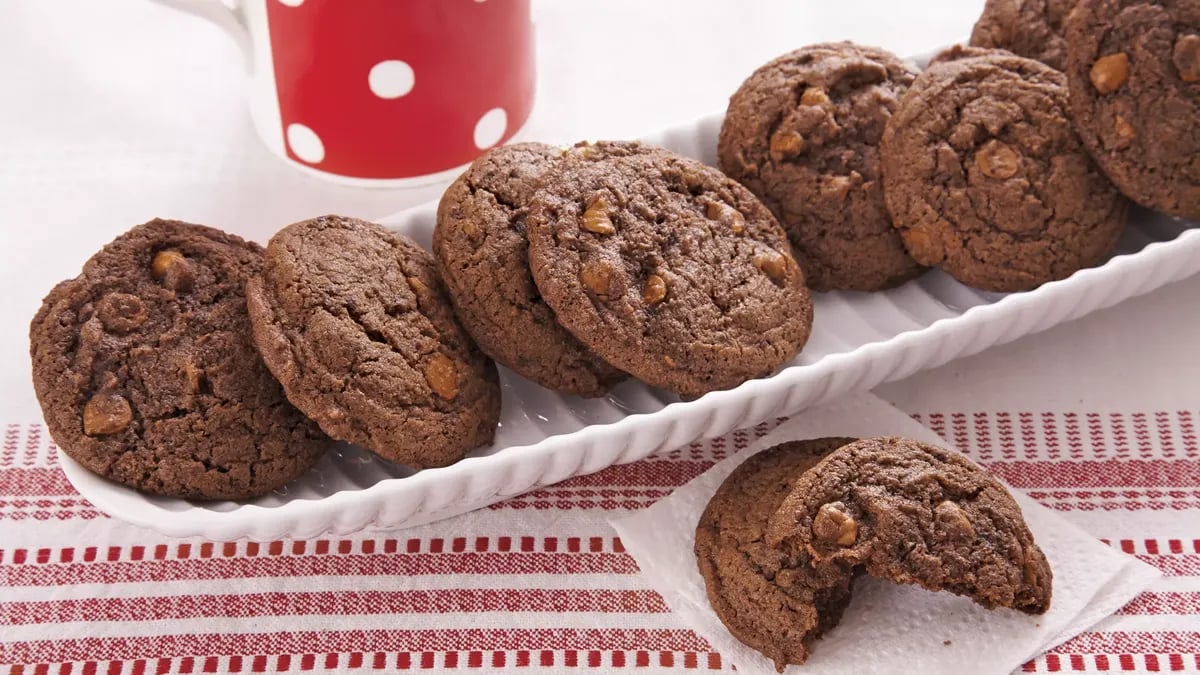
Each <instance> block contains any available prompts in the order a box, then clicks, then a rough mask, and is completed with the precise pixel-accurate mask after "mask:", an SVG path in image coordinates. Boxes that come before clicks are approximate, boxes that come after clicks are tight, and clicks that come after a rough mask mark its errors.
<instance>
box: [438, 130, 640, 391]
mask: <svg viewBox="0 0 1200 675" xmlns="http://www.w3.org/2000/svg"><path fill="white" fill-rule="evenodd" d="M563 153H564V151H563V150H562V149H560V148H555V147H553V146H550V145H545V144H543V143H515V144H511V145H502V146H500V147H498V148H493V149H492V150H489V151H488V152H487V153H485V154H484V155H483V156H482V157H480V158H479V159H477V160H475V161H474V162H472V163H471V166H470V167H469V168H468V169H467V170H466V171H465V172H463V174H462V175H461V176H459V177H458V179H457V180H455V181H454V183H453V184H451V185H450V187H449V188H447V189H446V191H445V192H444V193H443V194H442V199H441V201H440V202H439V203H438V212H437V226H436V227H435V228H434V231H433V254H434V256H436V257H437V263H438V271H439V272H440V273H441V276H442V279H443V280H444V281H445V284H446V290H447V291H448V292H449V294H450V299H451V300H452V301H453V303H454V311H455V314H456V315H457V316H458V319H459V321H460V322H462V325H463V328H465V329H466V330H467V332H468V333H470V334H471V337H472V338H473V339H474V340H475V342H476V343H477V344H478V345H479V348H480V349H481V350H482V351H483V352H484V353H485V354H487V355H488V356H490V357H492V358H493V359H495V360H496V362H497V363H501V364H503V365H505V366H507V367H508V368H509V369H511V370H513V371H515V372H516V373H517V374H519V375H521V376H522V377H525V378H526V379H528V380H532V381H533V382H536V383H537V384H540V385H542V386H543V387H546V388H547V389H551V390H554V391H560V392H564V393H569V394H575V395H578V396H587V397H595V396H603V395H604V394H605V393H606V392H608V390H609V389H610V388H612V386H613V385H615V384H616V383H617V382H620V381H621V380H623V379H624V378H625V374H624V373H622V372H621V371H619V370H617V369H616V368H614V367H612V366H610V365H609V364H607V363H605V362H604V360H603V359H601V358H600V357H599V356H597V355H596V354H594V353H592V352H591V350H589V349H588V348H587V347H585V346H584V345H583V344H582V343H581V342H579V341H578V340H577V339H575V337H574V336H572V335H571V334H570V332H568V331H567V330H566V329H565V328H563V327H562V326H560V325H559V323H558V321H557V320H555V317H554V312H553V310H551V309H550V307H548V306H547V305H546V303H545V301H543V300H542V297H541V294H540V293H538V290H537V286H535V285H534V283H533V275H532V274H531V273H530V271H529V241H528V239H527V237H526V228H525V216H526V214H527V213H528V206H529V201H530V199H532V197H533V194H534V192H536V191H537V187H538V184H539V179H540V178H541V176H542V174H544V173H545V172H546V171H548V170H551V169H552V168H553V167H554V165H555V164H556V163H557V162H558V160H559V158H560V157H561V156H562V155H563ZM418 295H420V293H419V292H418Z"/></svg>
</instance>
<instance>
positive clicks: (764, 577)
mask: <svg viewBox="0 0 1200 675" xmlns="http://www.w3.org/2000/svg"><path fill="white" fill-rule="evenodd" d="M853 441H854V439H853V438H821V439H815V440H807V441H793V442H790V443H784V444H782V445H777V446H775V447H773V448H770V449H767V450H764V451H762V452H760V453H758V454H756V455H754V456H753V457H751V458H749V459H747V460H746V461H745V462H743V463H742V464H741V465H740V466H738V468H737V469H735V470H734V472H733V473H731V474H729V477H728V478H726V479H725V482H724V483H722V484H721V487H720V488H718V489H717V492H716V494H714V495H713V496H712V499H711V500H709V502H708V506H707V508H705V509H704V514H703V515H701V516H700V522H699V524H698V525H697V526H696V546H695V550H696V563H697V565H699V567H700V575H701V576H703V577H704V583H705V586H706V588H707V589H708V599H709V602H710V603H711V604H712V607H713V610H714V611H715V612H716V613H717V617H718V618H720V619H721V622H722V623H724V624H725V627H726V628H728V629H729V632H730V633H732V634H733V636H734V637H736V638H737V639H739V640H741V641H742V642H744V643H746V644H747V645H749V646H751V647H753V648H754V649H757V650H758V651H760V652H762V653H763V654H764V655H766V656H767V658H769V659H772V660H773V661H774V662H775V667H776V668H777V669H779V671H780V672H783V669H784V667H785V666H786V665H787V664H789V663H804V661H805V660H806V659H807V658H808V654H809V650H810V648H811V645H812V641H813V640H815V639H816V638H818V637H820V636H821V635H822V634H823V633H825V632H826V631H828V630H829V629H831V628H833V627H834V626H836V625H837V623H838V620H839V619H840V618H841V616H842V611H843V610H844V609H845V608H846V606H847V605H848V604H850V591H851V586H852V585H853V581H854V576H853V575H847V574H844V573H843V572H842V571H841V570H836V571H835V573H834V575H833V576H832V577H831V578H829V579H824V580H822V579H820V578H818V577H817V576H816V572H815V571H814V570H812V568H811V567H809V565H808V556H807V554H805V553H803V552H800V554H799V555H798V556H790V555H788V554H786V553H784V552H782V551H780V550H779V549H776V548H772V547H770V546H768V545H767V544H766V542H765V541H764V540H763V533H764V531H765V529H766V526H767V520H768V518H770V516H771V514H772V513H774V512H775V510H776V509H778V508H779V505H780V503H781V502H783V499H784V497H786V496H787V495H788V494H789V493H790V492H791V490H792V483H794V482H795V481H796V479H797V478H799V477H800V475H801V474H803V473H804V472H805V471H807V470H808V469H810V468H812V467H813V466H815V465H816V464H817V462H819V461H820V460H821V458H822V457H824V456H825V455H826V454H828V453H829V452H831V451H832V450H835V449H836V448H839V447H841V446H843V445H845V444H847V443H852V442H853Z"/></svg>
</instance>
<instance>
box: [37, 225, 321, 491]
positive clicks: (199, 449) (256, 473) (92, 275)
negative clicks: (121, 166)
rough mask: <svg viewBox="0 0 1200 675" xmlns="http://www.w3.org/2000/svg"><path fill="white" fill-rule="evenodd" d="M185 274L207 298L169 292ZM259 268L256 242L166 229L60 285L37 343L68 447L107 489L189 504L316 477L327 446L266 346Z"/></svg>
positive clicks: (50, 415) (49, 414)
mask: <svg viewBox="0 0 1200 675" xmlns="http://www.w3.org/2000/svg"><path fill="white" fill-rule="evenodd" d="M164 254H165V255H164ZM156 259H157V260H158V264H157V265H155V262H154V261H155V260H156ZM156 268H157V269H156ZM181 268H187V269H188V270H189V271H190V272H195V275H194V276H195V278H200V279H203V280H204V288H203V289H202V291H203V292H193V293H172V292H170V291H169V290H168V289H169V288H170V284H169V283H166V280H170V279H175V280H176V281H178V280H180V279H182V278H183V275H180V274H179V270H180V269H181ZM261 270H262V248H261V247H259V246H258V245H257V244H253V243H250V242H247V241H244V240H242V239H240V238H238V237H236V236H233V235H230V234H226V233H224V232H221V231H219V230H215V229H212V228H208V227H203V226H200V225H191V224H188V223H181V222H178V221H167V220H154V221H151V222H149V223H145V224H143V225H139V226H137V227H134V228H133V229H131V230H130V231H128V232H126V233H125V234H123V235H121V236H119V237H117V238H116V239H115V240H114V241H112V242H111V243H110V244H108V245H107V246H105V247H104V248H103V249H102V250H101V251H99V252H98V253H96V254H95V255H94V256H92V258H91V259H90V260H88V262H87V263H86V264H85V265H84V267H83V270H82V272H81V273H80V275H79V276H78V277H76V278H74V279H71V280H69V281H66V282H63V283H61V284H59V285H58V286H56V287H55V288H54V290H52V291H51V292H50V294H49V295H47V296H46V299H45V300H44V301H43V304H42V307H41V309H40V310H39V311H38V313H37V316H35V317H34V319H33V322H32V323H31V325H30V328H29V341H30V353H31V355H32V359H33V384H34V389H35V390H36V392H37V395H38V401H39V403H41V406H42V413H43V415H44V416H45V418H46V426H47V427H48V428H49V430H50V435H51V436H52V437H53V438H54V440H55V442H56V443H57V444H58V446H59V447H60V448H62V449H63V451H64V452H65V453H66V454H67V455H69V456H71V457H72V458H74V459H75V460H76V461H77V462H79V463H80V464H81V465H83V466H84V467H86V468H87V469H89V470H90V471H93V472H95V473H97V474H99V475H101V476H103V477H105V478H107V479H109V480H112V481H115V482H118V483H122V484H124V485H127V486H129V487H131V488H134V489H137V490H141V491H144V492H150V493H154V494H159V495H167V496H173V497H183V498H187V499H249V498H252V497H257V496H259V495H263V494H266V493H269V492H271V491H272V490H275V489H277V488H279V487H281V486H282V485H284V484H285V483H287V482H288V481H290V480H292V479H294V478H296V477H297V476H300V475H301V474H303V473H304V472H305V471H307V470H308V468H309V467H310V466H312V465H313V464H314V463H315V462H316V461H317V460H318V459H319V458H320V457H321V455H322V454H323V453H324V450H325V448H326V446H327V445H328V438H326V437H325V435H324V434H322V433H321V431H320V429H318V428H317V426H316V424H314V423H312V422H311V421H309V420H308V419H307V418H305V417H304V416H303V415H302V414H300V412H299V411H297V410H296V409H295V408H293V407H292V405H291V404H290V403H288V401H287V399H286V397H285V396H284V393H283V389H282V388H281V387H280V386H279V383H278V382H277V381H276V380H275V378H274V377H272V376H271V373H270V372H269V371H268V370H267V367H266V365H265V364H263V362H262V359H261V358H260V356H259V354H258V351H257V350H256V349H255V347H254V342H253V338H252V336H251V327H250V317H249V316H248V315H247V313H246V296H245V285H246V282H247V281H248V280H249V279H250V278H251V277H254V276H257V275H258V274H259V273H260V272H261ZM205 366H207V367H208V370H205V369H204V367H205ZM206 394H212V395H206Z"/></svg>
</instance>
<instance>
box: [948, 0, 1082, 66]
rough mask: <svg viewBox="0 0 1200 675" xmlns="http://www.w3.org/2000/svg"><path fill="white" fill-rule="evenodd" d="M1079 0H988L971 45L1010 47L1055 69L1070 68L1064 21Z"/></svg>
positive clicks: (976, 25)
mask: <svg viewBox="0 0 1200 675" xmlns="http://www.w3.org/2000/svg"><path fill="white" fill-rule="evenodd" d="M1074 4H1075V0H987V2H986V3H984V5H983V14H981V15H980V17H979V20H978V21H976V22H975V29H974V30H972V31H971V45H972V46H975V47H988V48H994V49H1007V50H1008V51H1010V52H1012V53H1014V54H1016V55H1017V56H1024V57H1026V58H1030V59H1034V60H1035V61H1041V62H1042V63H1044V64H1046V65H1048V66H1050V67H1051V68H1053V69H1055V70H1063V69H1064V68H1066V67H1067V41H1066V38H1064V37H1063V21H1064V20H1065V19H1066V17H1067V13H1068V12H1070V11H1071V7H1072V6H1073V5H1074Z"/></svg>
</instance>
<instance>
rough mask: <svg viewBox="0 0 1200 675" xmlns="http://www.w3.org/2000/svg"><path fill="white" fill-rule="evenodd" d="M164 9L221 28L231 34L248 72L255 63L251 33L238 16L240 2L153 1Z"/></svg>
mask: <svg viewBox="0 0 1200 675" xmlns="http://www.w3.org/2000/svg"><path fill="white" fill-rule="evenodd" d="M152 1H153V2H157V3H158V4H160V5H163V6H164V7H170V8H172V9H177V10H179V11H181V12H186V13H188V14H192V15H194V16H198V17H200V18H202V19H205V20H207V21H211V22H212V23H214V24H216V25H217V26H219V27H220V28H221V29H223V30H224V31H225V32H226V33H228V34H229V36H230V37H231V38H233V41H234V42H235V43H236V44H237V46H238V50H239V51H241V53H242V58H243V60H244V62H245V66H246V70H247V71H249V70H250V66H251V64H252V63H253V62H254V56H253V49H252V45H251V42H250V31H249V30H248V29H247V28H246V24H244V23H242V20H241V18H240V17H239V15H238V2H239V0H228V1H226V0H152Z"/></svg>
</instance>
